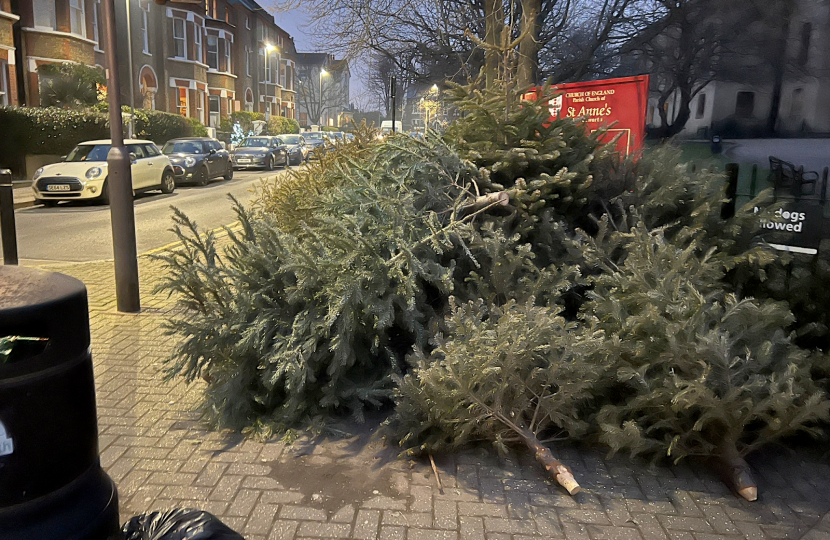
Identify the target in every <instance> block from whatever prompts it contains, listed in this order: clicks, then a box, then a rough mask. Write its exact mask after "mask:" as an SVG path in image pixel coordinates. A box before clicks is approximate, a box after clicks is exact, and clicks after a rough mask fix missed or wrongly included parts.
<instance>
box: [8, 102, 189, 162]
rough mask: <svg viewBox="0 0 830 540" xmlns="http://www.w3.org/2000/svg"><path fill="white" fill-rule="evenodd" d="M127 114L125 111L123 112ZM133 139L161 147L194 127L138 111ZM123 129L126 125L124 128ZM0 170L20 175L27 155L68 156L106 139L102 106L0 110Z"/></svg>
mask: <svg viewBox="0 0 830 540" xmlns="http://www.w3.org/2000/svg"><path fill="white" fill-rule="evenodd" d="M124 110H125V112H129V108H128V107H127V108H125V109H124ZM135 113H136V114H135V134H136V137H139V138H144V139H149V140H151V141H153V142H155V143H156V144H159V145H161V144H164V143H165V142H167V141H168V140H170V139H174V138H176V137H188V136H191V135H192V134H193V132H194V125H193V124H191V122H190V121H189V120H188V119H187V118H184V117H183V116H179V115H178V114H172V113H166V112H162V111H152V110H141V109H137V110H136V112H135ZM125 128H126V126H125ZM0 133H3V138H4V141H3V142H4V144H2V145H0V167H6V168H10V169H12V171H13V173H15V174H18V175H19V174H22V173H23V171H24V168H25V161H24V160H25V156H26V155H27V154H52V155H63V154H68V153H69V152H70V151H71V150H72V149H73V148H74V147H75V145H76V144H78V143H80V142H84V141H89V140H94V139H109V137H110V131H109V116H108V114H107V111H106V107H99V108H95V109H86V110H80V111H78V110H69V109H61V108H58V107H0Z"/></svg>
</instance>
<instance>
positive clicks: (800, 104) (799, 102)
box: [790, 88, 804, 117]
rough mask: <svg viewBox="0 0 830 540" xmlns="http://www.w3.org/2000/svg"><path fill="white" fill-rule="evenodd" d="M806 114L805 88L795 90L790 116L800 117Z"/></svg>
mask: <svg viewBox="0 0 830 540" xmlns="http://www.w3.org/2000/svg"><path fill="white" fill-rule="evenodd" d="M803 114H804V89H803V88H796V89H795V90H793V101H792V103H791V104H790V116H795V117H800V116H802V115H803Z"/></svg>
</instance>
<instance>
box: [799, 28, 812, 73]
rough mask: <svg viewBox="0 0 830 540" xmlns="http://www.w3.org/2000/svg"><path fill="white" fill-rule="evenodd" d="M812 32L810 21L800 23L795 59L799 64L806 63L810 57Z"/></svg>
mask: <svg viewBox="0 0 830 540" xmlns="http://www.w3.org/2000/svg"><path fill="white" fill-rule="evenodd" d="M812 33H813V25H812V23H804V24H802V25H801V39H800V45H799V48H798V58H797V60H796V61H797V62H798V65H799V66H804V65H807V60H809V59H810V37H811V35H812Z"/></svg>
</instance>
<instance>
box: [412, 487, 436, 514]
mask: <svg viewBox="0 0 830 540" xmlns="http://www.w3.org/2000/svg"><path fill="white" fill-rule="evenodd" d="M409 495H410V497H412V502H411V503H410V504H409V510H410V511H412V512H429V511H430V510H432V488H431V487H430V486H412V487H411V488H410V490H409Z"/></svg>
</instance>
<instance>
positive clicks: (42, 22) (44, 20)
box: [32, 0, 57, 30]
mask: <svg viewBox="0 0 830 540" xmlns="http://www.w3.org/2000/svg"><path fill="white" fill-rule="evenodd" d="M32 11H33V12H34V15H35V28H49V29H50V30H54V29H55V28H57V23H56V22H55V0H33V2H32Z"/></svg>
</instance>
